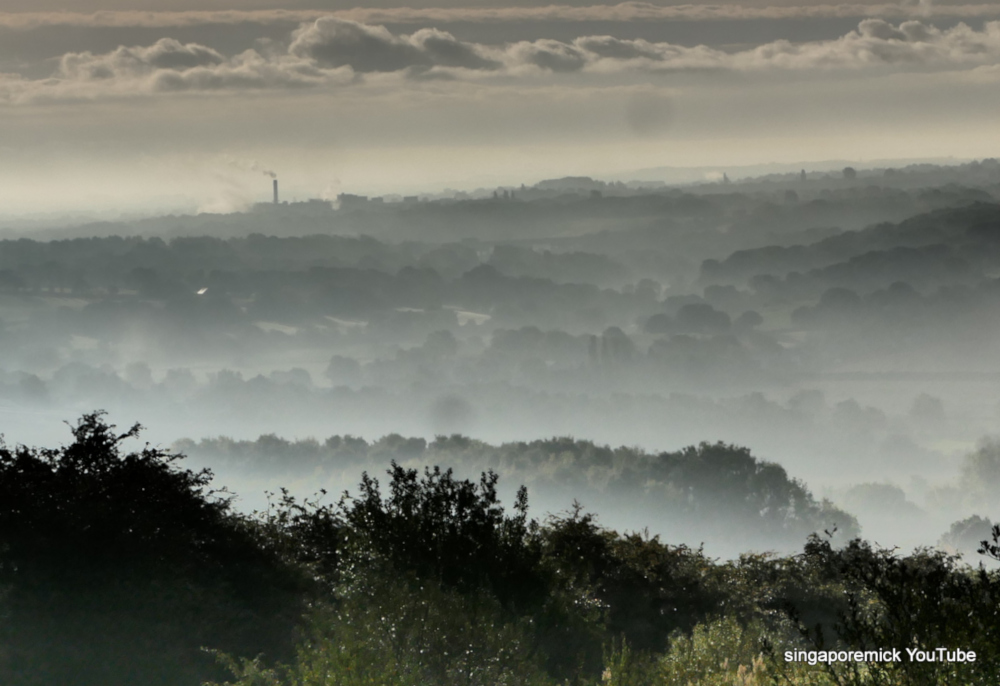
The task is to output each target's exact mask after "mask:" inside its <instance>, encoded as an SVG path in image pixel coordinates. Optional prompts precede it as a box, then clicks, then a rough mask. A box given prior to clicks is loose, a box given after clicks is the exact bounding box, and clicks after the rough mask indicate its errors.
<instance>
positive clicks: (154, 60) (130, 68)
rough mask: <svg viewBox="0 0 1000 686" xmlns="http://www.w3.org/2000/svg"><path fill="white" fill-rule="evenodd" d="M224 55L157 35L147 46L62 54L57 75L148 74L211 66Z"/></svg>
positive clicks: (87, 77) (71, 77)
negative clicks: (151, 43) (95, 53)
mask: <svg viewBox="0 0 1000 686" xmlns="http://www.w3.org/2000/svg"><path fill="white" fill-rule="evenodd" d="M225 61H226V58H225V57H223V56H222V55H221V54H219V53H218V52H216V51H215V50H212V49H211V48H207V47H205V46H203V45H196V44H194V43H188V44H186V45H183V44H181V43H180V42H179V41H176V40H174V39H173V38H161V39H160V40H158V41H156V43H154V44H153V45H150V46H148V47H131V48H127V47H124V46H123V47H120V48H118V49H117V50H115V51H114V52H110V53H107V54H104V55H94V54H92V53H89V52H82V53H69V54H66V55H63V57H62V59H61V60H60V63H59V77H61V78H63V79H68V80H104V79H114V78H121V77H123V76H125V77H127V76H136V75H141V74H148V73H150V72H151V71H154V70H157V69H164V70H187V69H193V68H196V67H214V66H217V65H220V64H223V63H224V62H225Z"/></svg>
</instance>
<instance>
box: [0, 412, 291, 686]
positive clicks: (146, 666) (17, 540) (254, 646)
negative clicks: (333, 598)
mask: <svg viewBox="0 0 1000 686" xmlns="http://www.w3.org/2000/svg"><path fill="white" fill-rule="evenodd" d="M70 428H71V430H72V433H73V437H74V441H73V442H72V443H71V444H70V445H68V446H65V447H61V448H28V447H25V446H17V447H14V448H10V447H8V446H6V445H2V444H0V587H2V588H4V589H5V590H6V593H5V595H4V597H3V598H2V603H3V608H2V609H3V615H4V616H3V619H2V620H0V656H2V662H0V683H3V684H5V685H6V686H19V685H21V684H25V685H27V684H62V685H65V686H71V685H76V684H79V685H84V684H87V685H91V684H92V685H94V686H98V685H99V686H112V685H114V684H144V685H152V684H171V685H173V684H177V685H178V686H179V685H181V684H185V685H186V684H190V685H191V686H194V685H195V684H199V683H201V682H202V681H204V680H205V679H206V678H208V677H211V676H213V675H214V674H215V673H216V672H215V666H214V664H213V660H212V659H211V658H210V657H209V656H207V655H205V654H203V653H202V652H201V650H200V649H201V647H202V646H209V647H215V648H220V649H224V650H227V651H229V652H233V653H236V654H241V655H250V656H252V655H255V654H257V653H265V654H268V655H271V656H274V657H282V656H286V655H288V654H289V650H290V646H291V644H292V641H293V638H294V636H293V627H294V624H295V622H296V620H297V617H298V614H299V608H298V602H299V601H298V600H297V599H298V598H299V597H301V595H302V593H301V591H302V589H303V588H304V586H303V584H304V581H303V580H302V578H301V577H300V576H299V574H298V573H297V572H295V571H293V569H292V568H291V567H289V566H287V565H285V564H284V563H283V562H282V561H281V559H280V557H279V556H278V555H277V554H275V553H271V552H269V551H268V547H267V546H266V545H262V544H261V541H260V540H259V538H260V537H259V535H258V533H257V532H256V530H255V529H254V527H253V526H252V525H251V524H249V523H248V522H246V521H244V520H242V519H240V518H238V517H237V516H235V515H234V514H232V513H231V512H230V499H229V498H228V496H227V494H226V493H225V492H217V491H212V490H211V488H210V484H211V478H212V475H211V473H210V472H208V471H200V472H193V471H190V470H184V469H181V468H180V467H179V466H178V464H177V463H178V461H179V460H180V459H181V457H182V456H181V455H177V454H171V453H168V452H165V451H162V450H160V449H158V448H154V447H150V446H149V445H148V444H147V445H146V446H145V447H143V448H142V449H141V450H139V451H136V452H126V451H125V449H124V445H123V444H124V443H125V442H126V441H128V440H129V439H134V438H136V437H137V436H138V435H139V432H140V430H141V427H140V426H139V425H138V424H136V425H134V426H132V427H131V428H130V429H129V430H128V431H126V432H124V433H117V432H116V431H115V427H114V426H113V425H110V424H108V423H106V422H105V420H104V413H103V412H93V413H90V414H86V415H84V416H83V417H82V418H81V419H80V420H79V421H78V422H77V423H76V425H75V426H71V427H70Z"/></svg>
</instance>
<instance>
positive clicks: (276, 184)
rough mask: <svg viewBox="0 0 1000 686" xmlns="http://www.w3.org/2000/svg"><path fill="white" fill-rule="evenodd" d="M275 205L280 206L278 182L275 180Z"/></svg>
mask: <svg viewBox="0 0 1000 686" xmlns="http://www.w3.org/2000/svg"><path fill="white" fill-rule="evenodd" d="M274 204H275V205H277V204H278V180H277V179H275V180H274Z"/></svg>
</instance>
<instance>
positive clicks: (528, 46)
mask: <svg viewBox="0 0 1000 686" xmlns="http://www.w3.org/2000/svg"><path fill="white" fill-rule="evenodd" d="M507 54H508V55H509V56H510V58H511V59H512V62H513V63H514V64H530V65H534V66H536V67H540V68H542V69H548V70H550V71H556V72H569V71H579V70H581V69H583V67H584V66H585V65H586V64H587V53H585V52H584V51H582V50H580V49H578V48H575V47H573V46H572V45H567V44H566V43H562V42H560V41H555V40H538V41H531V42H529V41H522V42H520V43H515V44H513V45H511V46H510V47H509V48H508V49H507Z"/></svg>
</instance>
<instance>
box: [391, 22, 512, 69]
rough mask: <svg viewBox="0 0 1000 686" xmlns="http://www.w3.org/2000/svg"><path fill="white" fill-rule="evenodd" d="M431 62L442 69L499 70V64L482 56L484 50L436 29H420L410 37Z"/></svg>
mask: <svg viewBox="0 0 1000 686" xmlns="http://www.w3.org/2000/svg"><path fill="white" fill-rule="evenodd" d="M410 41H411V42H412V43H413V45H415V46H418V47H419V48H420V49H421V50H422V51H423V52H424V53H425V54H427V55H428V56H429V57H430V59H431V61H432V62H433V63H434V64H436V65H440V66H443V67H460V68H463V69H499V68H500V66H501V64H500V63H499V62H497V61H496V60H492V59H489V58H488V57H485V56H484V53H485V49H483V48H479V47H478V46H474V45H472V44H469V43H464V42H462V41H459V40H456V39H455V37H454V36H452V35H451V34H450V33H447V32H445V31H438V30H437V29H421V30H420V31H417V32H416V33H414V34H413V36H411V37H410Z"/></svg>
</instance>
